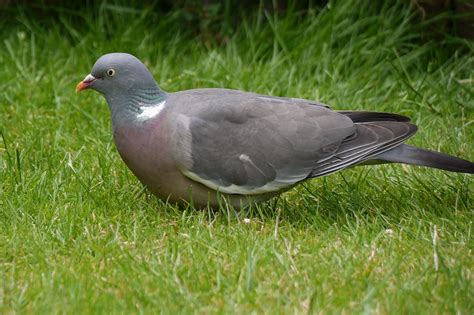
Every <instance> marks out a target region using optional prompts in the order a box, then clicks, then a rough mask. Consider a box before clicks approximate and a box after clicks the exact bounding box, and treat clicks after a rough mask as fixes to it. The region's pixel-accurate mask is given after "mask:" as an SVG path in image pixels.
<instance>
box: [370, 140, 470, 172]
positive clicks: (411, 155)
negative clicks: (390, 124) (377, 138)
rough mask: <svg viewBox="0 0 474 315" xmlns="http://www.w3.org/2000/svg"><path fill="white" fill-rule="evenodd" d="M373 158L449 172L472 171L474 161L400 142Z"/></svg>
mask: <svg viewBox="0 0 474 315" xmlns="http://www.w3.org/2000/svg"><path fill="white" fill-rule="evenodd" d="M373 159H375V160H382V162H383V161H387V162H393V163H405V164H413V165H420V166H428V167H434V168H439V169H442V170H446V171H451V172H459V173H469V174H473V173H474V163H472V162H469V161H466V160H463V159H460V158H457V157H454V156H449V155H447V154H443V153H439V152H434V151H430V150H425V149H420V148H416V147H412V146H410V145H407V144H400V145H399V146H396V147H395V148H393V149H390V150H388V151H386V152H383V153H381V154H379V155H377V156H375V157H374V158H373Z"/></svg>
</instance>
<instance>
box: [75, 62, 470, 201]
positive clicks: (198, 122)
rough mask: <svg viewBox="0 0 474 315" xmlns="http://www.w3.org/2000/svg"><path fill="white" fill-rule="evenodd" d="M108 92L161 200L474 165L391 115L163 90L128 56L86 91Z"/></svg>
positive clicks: (122, 136) (129, 151)
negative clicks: (356, 169)
mask: <svg viewBox="0 0 474 315" xmlns="http://www.w3.org/2000/svg"><path fill="white" fill-rule="evenodd" d="M88 87H90V88H93V89H96V90H97V91H99V92H101V93H102V94H103V95H104V96H105V98H106V100H107V102H108V104H109V107H110V111H111V118H112V126H113V132H114V139H115V142H116V145H117V148H118V151H119V153H120V155H121V156H122V158H123V159H124V161H125V162H126V163H127V165H128V166H129V167H130V169H131V170H132V171H133V172H134V174H135V175H136V176H137V177H138V178H139V179H140V180H141V181H142V182H143V183H144V184H145V185H147V186H148V187H149V188H150V190H151V191H152V192H154V193H155V194H157V195H158V196H159V197H161V198H165V199H168V200H171V201H176V202H180V201H190V200H192V201H193V202H194V203H195V204H196V205H198V206H205V205H210V206H215V205H217V204H218V199H217V192H219V193H220V194H221V195H222V196H224V197H227V198H228V199H229V201H230V202H231V203H232V204H233V205H234V206H241V205H245V204H247V203H248V202H251V201H261V200H265V199H268V198H270V197H271V196H274V195H275V194H277V193H279V192H281V191H284V190H286V189H289V188H291V187H292V186H293V185H295V184H297V183H299V182H301V181H303V180H306V179H308V178H312V177H318V176H324V175H328V174H331V173H333V172H336V171H339V170H341V169H344V168H347V167H352V166H357V165H365V164H372V163H392V162H394V163H407V164H414V165H423V166H429V167H436V168H441V169H445V170H449V171H454V172H466V173H473V172H474V164H473V163H471V162H468V161H465V160H462V159H459V158H455V157H450V156H447V155H444V154H441V153H437V152H432V151H428V150H424V149H418V148H415V147H411V146H408V145H405V144H403V142H404V141H405V140H406V139H408V138H409V137H411V136H412V135H413V134H414V133H415V132H416V131H417V127H416V126H415V125H413V124H411V123H410V122H409V119H408V118H407V117H405V116H401V115H398V114H391V113H374V112H354V111H341V112H337V111H333V110H331V109H330V108H329V107H328V106H326V105H324V104H320V103H317V102H312V101H308V100H303V99H296V98H281V97H271V96H265V95H259V94H255V93H249V92H242V91H236V90H228V89H196V90H187V91H181V92H176V93H165V92H163V91H161V90H160V89H159V87H158V86H157V84H156V82H155V80H154V79H153V77H152V75H151V74H150V72H149V71H148V69H147V68H146V67H145V66H144V65H143V64H142V63H141V62H140V61H139V60H138V59H137V58H135V57H133V56H131V55H128V54H108V55H105V56H102V57H101V58H99V60H98V61H97V62H96V64H95V65H94V67H93V70H92V73H91V75H89V76H87V77H86V79H85V80H84V81H83V82H81V83H80V84H79V85H78V88H77V89H78V90H82V89H85V88H88Z"/></svg>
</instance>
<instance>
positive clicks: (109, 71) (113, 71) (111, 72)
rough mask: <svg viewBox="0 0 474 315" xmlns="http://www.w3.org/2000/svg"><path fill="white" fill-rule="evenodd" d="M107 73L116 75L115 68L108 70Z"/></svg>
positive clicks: (111, 75) (110, 75)
mask: <svg viewBox="0 0 474 315" xmlns="http://www.w3.org/2000/svg"><path fill="white" fill-rule="evenodd" d="M107 75H108V76H109V77H113V76H114V75H115V70H114V69H109V70H107Z"/></svg>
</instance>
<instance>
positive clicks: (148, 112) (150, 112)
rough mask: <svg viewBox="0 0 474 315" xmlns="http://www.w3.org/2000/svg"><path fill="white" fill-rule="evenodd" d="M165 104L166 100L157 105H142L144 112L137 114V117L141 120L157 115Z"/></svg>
mask: <svg viewBox="0 0 474 315" xmlns="http://www.w3.org/2000/svg"><path fill="white" fill-rule="evenodd" d="M165 104H166V101H162V102H160V103H158V104H155V105H149V106H140V109H141V111H142V112H141V113H140V114H138V115H137V118H138V119H139V120H141V121H144V120H148V119H151V118H153V117H156V116H158V115H159V114H160V112H161V111H162V110H163V109H164V108H165Z"/></svg>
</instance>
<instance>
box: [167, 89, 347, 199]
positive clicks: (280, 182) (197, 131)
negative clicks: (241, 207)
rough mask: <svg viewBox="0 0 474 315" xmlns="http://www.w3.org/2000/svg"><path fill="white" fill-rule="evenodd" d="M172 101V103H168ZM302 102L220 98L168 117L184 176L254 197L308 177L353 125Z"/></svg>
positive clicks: (339, 143) (275, 99) (338, 145)
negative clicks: (172, 122) (170, 118)
mask: <svg viewBox="0 0 474 315" xmlns="http://www.w3.org/2000/svg"><path fill="white" fill-rule="evenodd" d="M175 102H176V103H178V100H176V101H175ZM312 105H314V104H309V103H305V102H304V101H303V100H293V99H280V98H274V97H266V96H259V95H256V94H250V93H249V94H243V95H240V94H235V95H234V94H233V93H230V95H228V94H226V93H224V95H222V97H218V98H215V99H212V100H210V99H206V101H205V102H201V103H199V102H194V103H193V104H192V106H189V107H188V110H184V109H183V108H181V110H178V111H177V112H176V115H175V122H176V124H175V130H174V135H173V137H174V138H175V140H174V141H175V148H176V151H175V155H176V156H177V157H178V158H177V160H178V164H179V167H180V169H181V171H182V172H183V173H184V175H186V176H187V177H189V178H191V179H193V180H195V181H197V182H200V183H201V184H204V185H206V186H208V187H210V188H212V189H215V190H218V191H220V192H223V193H228V194H260V193H267V192H275V191H279V190H281V189H284V188H286V187H289V186H292V185H294V184H296V183H297V182H299V181H302V180H304V179H306V178H308V177H310V176H311V174H312V172H313V170H314V168H315V165H317V164H318V161H320V160H324V159H328V158H329V157H331V156H333V155H334V154H335V153H336V151H337V149H338V148H339V147H340V145H341V143H342V142H343V140H344V139H345V138H347V137H348V136H350V135H351V134H353V133H354V130H355V127H354V124H353V122H352V121H351V120H350V119H349V118H347V117H346V116H344V115H341V114H338V113H336V112H333V111H331V110H330V109H327V108H326V107H324V106H312Z"/></svg>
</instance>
